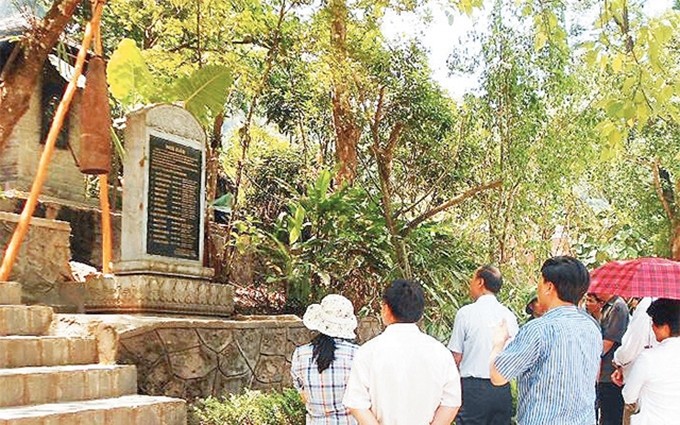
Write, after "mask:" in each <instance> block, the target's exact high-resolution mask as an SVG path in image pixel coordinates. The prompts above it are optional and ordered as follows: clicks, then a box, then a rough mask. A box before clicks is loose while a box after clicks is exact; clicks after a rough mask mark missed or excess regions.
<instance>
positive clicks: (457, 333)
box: [448, 294, 519, 379]
mask: <svg viewBox="0 0 680 425" xmlns="http://www.w3.org/2000/svg"><path fill="white" fill-rule="evenodd" d="M503 319H505V322H506V323H507V325H508V332H509V334H510V339H512V338H514V337H515V335H517V331H518V329H519V327H518V326H517V318H516V317H515V315H514V314H513V313H512V311H510V309H508V308H507V307H505V306H504V305H502V304H501V303H499V302H498V300H497V299H496V297H495V296H493V295H490V294H486V295H482V296H481V297H479V298H477V301H475V302H474V303H472V304H468V305H466V306H464V307H462V308H461V309H460V310H458V313H457V314H456V319H455V320H454V322H453V332H452V333H451V339H450V340H449V345H448V348H449V350H451V351H452V352H454V353H461V354H463V361H462V362H461V363H460V376H461V377H463V378H470V377H471V378H482V379H489V356H490V355H491V349H492V348H493V332H494V328H495V327H496V326H498V325H499V324H500V323H501V321H502V320H503Z"/></svg>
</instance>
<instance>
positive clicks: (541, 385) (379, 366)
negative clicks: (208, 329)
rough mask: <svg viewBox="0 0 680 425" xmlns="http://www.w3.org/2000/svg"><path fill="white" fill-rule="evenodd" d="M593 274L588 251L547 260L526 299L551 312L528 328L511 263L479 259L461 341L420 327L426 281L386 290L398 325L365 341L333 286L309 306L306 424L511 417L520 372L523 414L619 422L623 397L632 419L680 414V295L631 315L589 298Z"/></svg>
mask: <svg viewBox="0 0 680 425" xmlns="http://www.w3.org/2000/svg"><path fill="white" fill-rule="evenodd" d="M589 280H590V279H589V274H588V271H587V270H586V268H585V267H584V265H583V264H582V263H581V262H580V261H578V260H577V259H575V258H573V257H569V256H560V257H554V258H551V259H548V260H547V261H546V262H545V263H544V264H543V266H542V268H541V277H540V279H539V282H538V285H537V288H536V294H537V297H536V298H537V299H536V301H535V303H533V305H531V308H529V307H530V306H528V307H527V311H531V313H532V314H534V316H540V318H537V319H536V320H530V321H528V322H527V323H526V324H524V325H523V326H521V327H519V326H518V322H517V318H516V317H515V315H514V314H513V313H512V312H511V311H510V310H509V309H508V308H507V307H505V306H503V305H502V304H501V303H500V302H499V301H498V300H497V298H496V295H497V294H498V292H499V291H500V290H501V287H502V277H501V274H500V272H499V270H498V269H496V268H495V267H492V266H483V267H480V268H479V269H477V270H476V271H475V273H474V275H473V276H472V279H471V280H470V295H471V298H472V300H473V301H474V302H473V303H471V304H469V305H466V306H464V307H462V308H461V309H460V310H459V311H458V313H457V315H456V318H455V320H454V323H453V330H452V333H451V338H450V340H449V343H448V347H447V346H444V345H443V344H441V343H440V342H439V341H437V340H436V339H434V338H432V337H430V336H428V335H426V334H425V333H423V332H421V331H420V329H419V328H418V326H417V322H418V321H419V320H420V319H421V318H422V315H423V310H424V307H425V297H424V293H423V290H422V288H421V287H420V285H419V284H417V283H415V282H412V281H407V280H396V281H394V282H392V283H391V284H390V285H389V286H388V287H387V288H386V289H385V291H384V293H383V296H382V305H381V318H382V320H383V323H384V325H385V330H384V331H383V332H382V333H381V334H380V335H378V336H377V337H375V338H373V339H371V340H370V341H368V342H366V343H365V344H364V345H362V346H361V347H360V346H358V345H357V344H355V343H354V339H355V337H356V335H355V330H356V327H357V319H356V316H355V315H354V308H353V306H352V303H351V302H350V301H349V300H348V299H347V298H345V297H343V296H341V295H336V294H332V295H328V296H326V297H325V298H324V299H323V300H322V301H321V303H320V304H313V305H311V306H309V307H308V308H307V311H306V313H305V315H304V317H303V322H304V324H305V326H307V327H308V328H309V329H311V330H315V331H318V335H317V336H316V337H315V338H314V339H313V340H312V342H311V343H309V344H307V345H303V346H300V347H298V348H297V349H296V350H295V352H294V354H293V357H292V362H291V376H292V378H293V383H294V385H295V387H296V388H297V389H298V391H299V392H300V394H301V396H302V398H303V400H304V401H305V404H306V407H307V424H313V425H316V424H332V425H341V424H342V425H344V424H347V425H354V424H359V425H427V424H442V425H450V424H451V423H452V422H454V421H455V423H456V424H457V425H469V424H494V425H495V424H503V425H507V424H510V423H511V420H512V417H513V403H512V394H511V389H510V385H509V382H510V381H511V380H515V379H516V381H517V408H516V420H517V423H518V424H519V425H546V424H549V425H595V424H596V423H598V421H599V423H600V424H609V423H616V424H617V425H618V424H621V423H622V420H625V419H623V418H624V416H625V415H624V414H623V404H624V402H625V404H627V405H632V404H637V409H638V410H637V411H635V413H634V414H633V415H632V417H631V422H630V423H631V424H632V425H666V424H680V362H678V361H677V359H678V358H680V357H679V356H680V301H678V300H668V299H658V300H650V299H644V300H643V301H642V302H641V304H640V305H639V306H638V307H637V310H636V312H635V313H634V315H633V318H632V319H631V321H630V325H629V323H628V322H629V317H628V309H627V307H626V303H625V302H623V300H621V299H619V298H618V297H615V296H613V295H608V294H590V293H589V294H588V295H587V296H586V297H585V298H584V295H586V292H587V290H588V286H589ZM607 295H608V296H607ZM583 300H585V304H582V303H583ZM621 304H623V306H621ZM583 305H585V308H582V306H583ZM621 312H623V313H625V317H624V315H623V314H621ZM645 326H646V327H645ZM626 328H628V332H626ZM650 329H651V332H652V333H651V334H650ZM645 332H646V333H645ZM650 335H653V336H654V338H653V341H652V340H651V339H650ZM651 347H653V348H651ZM635 351H637V352H635ZM621 388H623V391H621ZM619 398H620V399H621V400H623V401H622V402H621V404H620V406H621V408H620V412H619V407H618V406H619V405H618V404H616V405H614V403H613V401H612V400H614V401H617V400H619ZM617 403H618V401H617ZM617 415H618V416H617ZM617 420H618V422H616V421H617Z"/></svg>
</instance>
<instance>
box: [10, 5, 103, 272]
mask: <svg viewBox="0 0 680 425" xmlns="http://www.w3.org/2000/svg"><path fill="white" fill-rule="evenodd" d="M103 9H104V4H103V3H97V5H96V7H95V11H94V13H93V15H92V20H91V21H90V22H88V24H87V26H86V27H85V35H84V37H83V42H82V44H81V46H80V51H79V52H78V58H77V59H76V66H75V70H74V72H73V76H72V77H71V81H70V82H69V84H68V87H66V91H65V92H64V96H63V97H62V99H61V102H59V107H58V108H57V112H56V114H55V116H54V119H53V120H52V125H51V126H50V131H49V133H48V134H47V140H46V141H45V148H44V149H43V152H42V155H41V156H40V162H39V163H38V171H37V173H36V176H35V180H34V181H33V185H32V186H31V193H30V194H29V196H28V199H27V200H26V205H24V209H23V211H22V212H21V216H20V217H19V223H18V224H17V228H16V229H15V230H14V233H13V234H12V239H11V240H10V241H9V244H8V245H7V249H6V250H5V256H4V258H3V259H2V266H0V282H2V281H8V280H9V276H10V274H11V272H12V267H13V266H14V263H15V262H16V259H17V256H18V255H19V249H20V248H21V243H22V242H23V240H24V238H25V237H26V233H28V228H29V226H30V224H31V218H32V216H33V212H35V207H36V206H37V204H38V196H40V192H41V191H42V187H43V184H45V180H46V179H47V169H48V167H49V165H50V161H51V160H52V156H53V154H54V146H55V144H56V141H57V136H58V135H59V131H61V127H62V126H63V125H64V118H65V117H66V114H67V113H68V110H69V107H70V106H71V101H72V100H73V96H74V95H75V93H76V89H77V85H76V83H77V81H78V77H80V75H81V74H82V73H83V65H84V64H85V56H86V55H87V49H89V47H90V43H91V42H92V36H93V32H94V28H96V27H98V26H99V22H100V20H101V14H102V11H103Z"/></svg>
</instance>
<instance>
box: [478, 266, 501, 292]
mask: <svg viewBox="0 0 680 425" xmlns="http://www.w3.org/2000/svg"><path fill="white" fill-rule="evenodd" d="M475 277H477V278H479V279H482V281H483V282H484V287H485V288H486V289H488V290H489V291H491V292H493V293H494V294H497V293H498V291H500V290H501V286H502V285H503V277H502V276H501V272H500V270H498V269H497V268H496V267H494V266H492V265H490V264H487V265H484V266H482V267H480V268H478V269H477V271H476V272H475Z"/></svg>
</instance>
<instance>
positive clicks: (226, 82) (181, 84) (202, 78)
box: [172, 65, 234, 124]
mask: <svg viewBox="0 0 680 425" xmlns="http://www.w3.org/2000/svg"><path fill="white" fill-rule="evenodd" d="M233 81H234V80H233V78H232V76H231V71H229V69H228V68H227V67H225V66H221V65H207V66H205V67H203V68H199V69H198V70H196V71H195V72H194V73H192V74H191V75H188V76H184V77H182V78H180V79H178V80H177V82H176V83H175V85H174V87H173V90H172V97H173V98H175V99H179V100H182V101H183V102H184V107H185V108H186V109H187V111H189V112H191V113H192V114H194V116H195V117H196V118H197V119H198V120H199V121H201V122H202V123H204V124H209V123H210V122H211V120H210V119H211V118H213V117H215V116H216V115H217V114H218V113H219V112H220V111H222V110H223V109H224V104H225V102H226V100H227V96H228V93H229V88H230V87H231V85H232V83H233Z"/></svg>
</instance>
